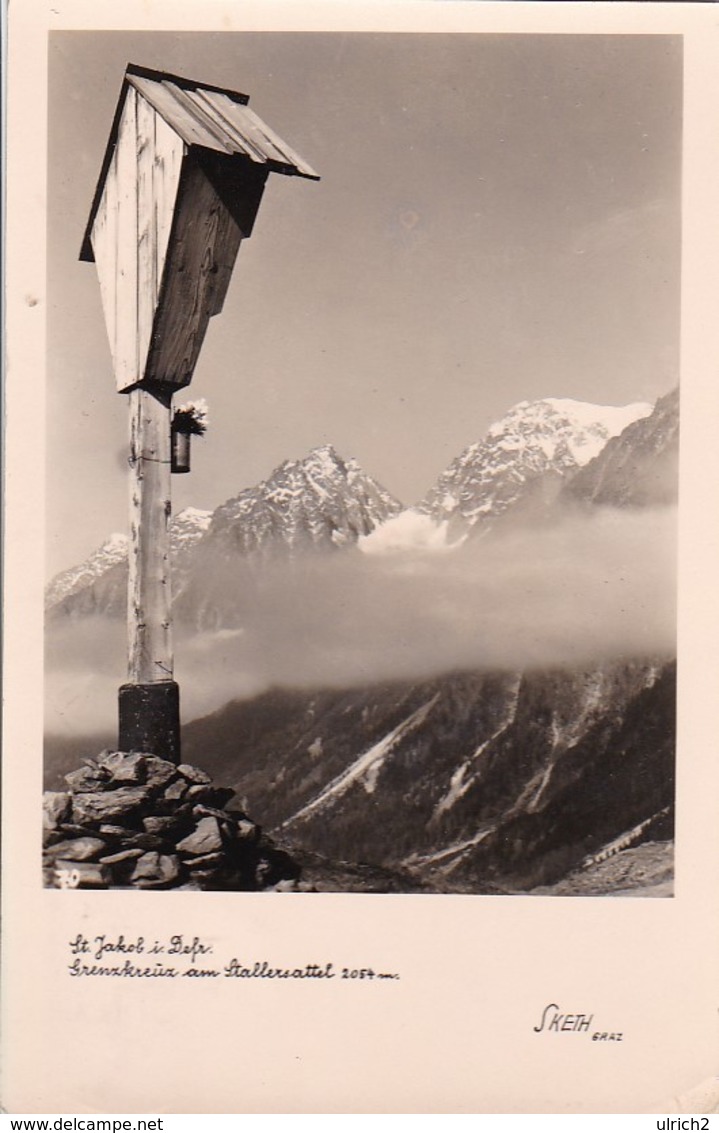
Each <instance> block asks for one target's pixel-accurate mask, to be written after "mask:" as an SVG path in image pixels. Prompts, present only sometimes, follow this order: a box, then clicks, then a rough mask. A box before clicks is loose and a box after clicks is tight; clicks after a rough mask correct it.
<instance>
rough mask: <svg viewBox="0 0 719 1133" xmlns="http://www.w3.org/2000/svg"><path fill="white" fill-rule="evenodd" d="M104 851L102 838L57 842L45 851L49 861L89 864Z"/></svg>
mask: <svg viewBox="0 0 719 1133" xmlns="http://www.w3.org/2000/svg"><path fill="white" fill-rule="evenodd" d="M104 849H105V843H104V841H103V839H102V838H75V839H73V840H72V841H66V842H58V843H57V845H55V846H50V847H49V849H47V850H46V851H45V854H46V856H47V858H48V859H49V860H56V859H57V858H67V859H68V860H69V861H73V862H89V861H92V860H93V859H94V858H97V857H98V855H99V854H101V853H102V851H103V850H104Z"/></svg>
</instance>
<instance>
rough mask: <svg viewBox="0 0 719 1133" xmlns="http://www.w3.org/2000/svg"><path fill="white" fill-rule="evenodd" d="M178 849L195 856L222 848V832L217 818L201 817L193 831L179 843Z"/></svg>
mask: <svg viewBox="0 0 719 1133" xmlns="http://www.w3.org/2000/svg"><path fill="white" fill-rule="evenodd" d="M177 849H178V850H179V851H180V853H183V854H192V855H193V856H199V855H200V854H212V853H214V852H215V851H216V850H221V849H222V834H221V832H220V825H219V823H218V821H217V819H216V818H212V817H207V818H201V819H200V821H199V822H198V823H197V826H196V827H195V829H194V830H193V831H192V833H191V834H188V836H187V837H186V838H183V839H182V841H181V842H178V843H177Z"/></svg>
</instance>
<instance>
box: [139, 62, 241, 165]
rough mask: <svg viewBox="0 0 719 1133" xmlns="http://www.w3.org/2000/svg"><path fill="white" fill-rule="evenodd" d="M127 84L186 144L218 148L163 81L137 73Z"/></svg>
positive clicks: (216, 143)
mask: <svg viewBox="0 0 719 1133" xmlns="http://www.w3.org/2000/svg"><path fill="white" fill-rule="evenodd" d="M129 84H130V86H131V87H132V89H133V90H135V89H136V90H138V91H139V92H140V94H142V95H143V96H144V97H145V98H146V99H147V101H148V102H149V103H150V105H151V106H154V108H155V110H157V111H158V112H159V113H160V114H161V115H162V116H163V118H164V119H165V120H166V121H167V122H171V123H172V125H173V127H174V129H175V130H176V131H177V133H178V134H180V136H181V137H182V139H183V141H185V142H187V144H188V145H194V146H205V147H208V148H209V149H217V148H218V142H217V139H216V138H215V136H214V135H213V134H211V133H210V131H209V130H207V129H206V127H205V126H203V125H202V123H200V122H199V121H198V120H197V119H196V118H195V117H193V115H192V114H190V113H189V112H188V111H187V110H185V109H184V108H183V107H182V106H181V105H180V104H179V103H178V101H177V99H176V98H175V97H174V95H173V93H172V91H171V90H170V89H169V88H168V87H167V86H166V85H165V84H164V83H163V82H152V81H151V80H149V79H144V78H140V77H139V76H138V75H131V76H129ZM220 148H222V147H220Z"/></svg>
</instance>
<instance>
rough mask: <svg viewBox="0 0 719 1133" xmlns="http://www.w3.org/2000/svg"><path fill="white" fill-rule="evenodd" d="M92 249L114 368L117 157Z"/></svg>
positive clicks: (93, 235)
mask: <svg viewBox="0 0 719 1133" xmlns="http://www.w3.org/2000/svg"><path fill="white" fill-rule="evenodd" d="M91 239H92V250H93V254H94V256H95V262H96V264H97V274H98V278H99V280H100V296H101V299H102V311H103V315H104V316H105V327H106V329H107V337H108V341H109V344H110V353H111V355H112V360H113V366H114V362H115V336H116V327H117V279H116V271H117V154H116V153H115V154H114V155H113V158H112V161H111V162H110V166H109V169H108V175H107V179H106V181H105V188H104V190H103V194H102V197H101V199H100V205H99V208H98V211H97V214H96V216H95V223H94V225H93V229H92V237H91Z"/></svg>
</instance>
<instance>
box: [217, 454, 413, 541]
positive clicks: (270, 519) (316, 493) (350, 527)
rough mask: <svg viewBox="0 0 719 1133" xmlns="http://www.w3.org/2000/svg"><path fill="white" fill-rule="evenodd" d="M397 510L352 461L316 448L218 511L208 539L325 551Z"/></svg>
mask: <svg viewBox="0 0 719 1133" xmlns="http://www.w3.org/2000/svg"><path fill="white" fill-rule="evenodd" d="M401 510H402V505H401V504H400V503H399V501H398V500H396V499H394V498H393V497H392V496H391V495H390V494H389V492H387V491H385V489H384V488H383V487H382V486H381V484H379V483H378V482H377V481H376V480H374V479H373V478H372V477H371V476H368V475H367V474H366V473H365V472H364V471H363V470H362V468H361V467H360V465H359V464H358V463H357V461H356V460H354V459H352V460H347V461H345V460H343V458H342V457H341V456H339V454H338V453H337V452H336V450H335V449H334V448H333V447H332V445H322V446H320V447H318V448H314V449H312V450H311V451H310V452H309V453H308V454H307V456H305V457H303V458H302V459H300V460H285V461H283V463H282V464H280V465H279V466H278V467H277V468H276V469H275V470H274V471H273V472H272V474H271V475H270V476H269V477H268V478H267V479H266V480H263V481H261V482H260V483H259V484H257V485H256V486H255V487H253V488H246V489H244V491H242V492H240V493H239V495H237V496H235V497H234V498H233V499H231V500H228V501H227V502H226V503H225V504H223V505H222V506H221V507H219V508H218V509H217V511H216V512H215V513H214V515H213V519H212V524H211V526H210V529H209V532H208V540H210V541H212V542H217V543H224V544H226V546H227V548H228V549H229V548H232V549H233V550H235V551H237V550H239V551H241V552H256V551H262V552H263V553H264V552H270V551H272V550H273V548H274V549H277V548H278V547H279V546H283V547H284V549H285V550H286V549H287V548H288V547H289V548H290V549H295V548H296V549H303V548H309V547H314V548H320V549H321V548H325V549H329V548H332V547H340V546H344V545H347V544H351V543H354V542H356V541H357V539H358V538H360V537H361V536H363V535H367V534H368V533H369V532H370V531H372V530H373V529H374V528H375V527H376V526H377V525H378V524H380V523H382V522H383V521H384V520H385V519H387V518H388V517H389V516H391V515H395V514H397V513H398V512H399V511H401Z"/></svg>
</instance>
